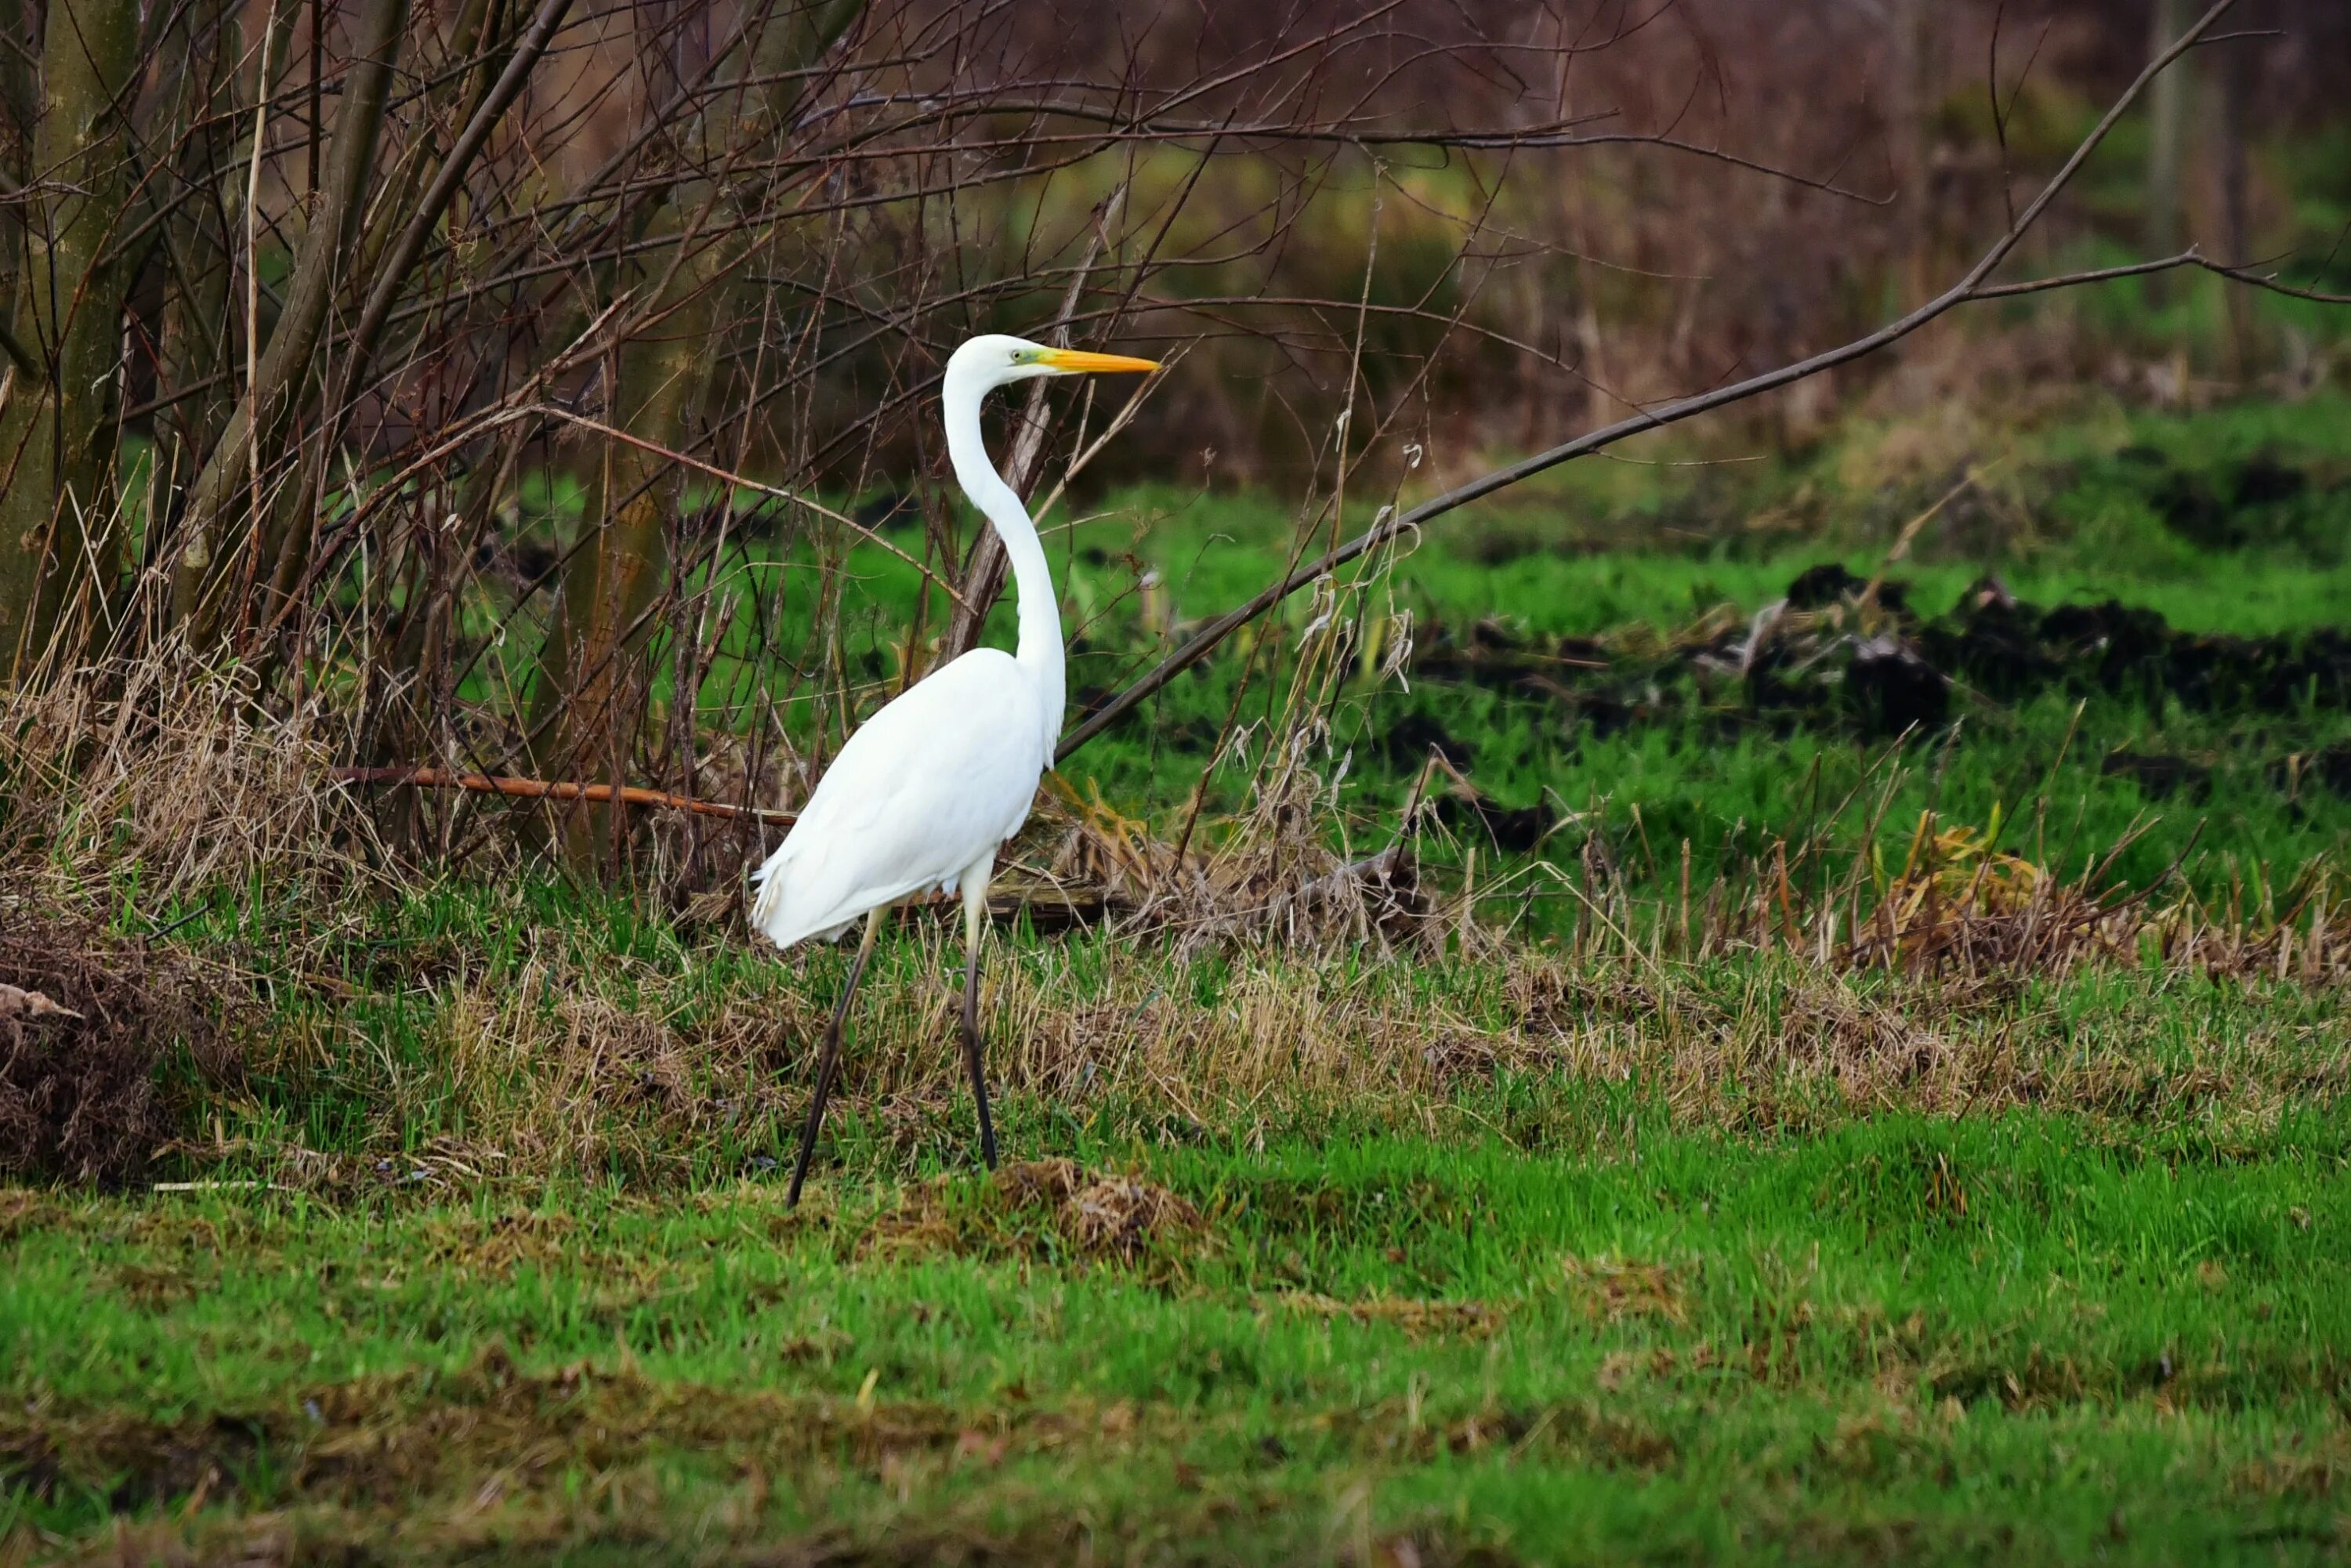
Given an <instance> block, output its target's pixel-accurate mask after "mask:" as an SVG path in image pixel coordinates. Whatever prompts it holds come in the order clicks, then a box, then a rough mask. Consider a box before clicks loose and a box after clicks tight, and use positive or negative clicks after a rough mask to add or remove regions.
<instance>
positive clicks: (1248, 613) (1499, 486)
mask: <svg viewBox="0 0 2351 1568" xmlns="http://www.w3.org/2000/svg"><path fill="white" fill-rule="evenodd" d="M2233 4H2234V0H2217V3H2216V4H2214V5H2212V6H2211V8H2210V9H2209V10H2207V11H2206V12H2205V13H2204V15H2203V16H2201V17H2199V19H2198V20H2197V22H2196V23H2195V25H2194V26H2190V27H2189V29H2188V31H2187V32H2185V33H2183V34H2182V35H2180V37H2179V39H2178V40H2177V41H2176V42H2175V43H2173V44H2172V46H2171V47H2169V48H2168V49H2165V50H2164V51H2163V52H2162V53H2161V54H2159V55H2158V56H2156V57H2155V58H2154V59H2152V60H2150V61H2148V62H2147V68H2145V69H2144V70H2142V71H2140V72H2139V73H2138V76H2137V78H2135V79H2134V80H2133V81H2132V82H2131V84H2130V86H2129V87H2128V88H2126V89H2124V91H2123V94H2122V96H2121V97H2120V98H2118V99H2116V100H2115V102H2114V105H2113V107H2112V108H2110V109H2108V110H2106V112H2105V115H2104V116H2102V117H2101V118H2100V119H2099V120H2098V123H2097V124H2096V125H2095V126H2093V127H2092V128H2091V130H2090V132H2089V134H2088V135H2086V136H2085V137H2084V138H2083V139H2082V141H2081V144H2080V145H2079V146H2077V147H2075V148H2074V152H2073V155H2072V156H2071V157H2069V158H2067V159H2066V160H2065V162H2064V166H2063V167H2062V168H2060V169H2059V170H2058V171H2057V172H2056V173H2055V174H2053V175H2052V176H2051V177H2050V180H2049V183H2047V184H2046V185H2044V186H2043V187H2042V190H2041V193H2040V194H2039V195H2037V196H2035V197H2034V198H2033V200H2032V205H2031V206H2029V207H2027V208H2025V210H2024V213H2023V214H2022V216H2020V217H2019V218H2017V219H2016V221H2015V222H2014V223H2012V224H2011V225H2009V228H2008V232H2007V233H2005V234H2003V235H2001V236H2000V238H1999V239H1998V240H1996V241H1994V242H1993V244H1992V246H1991V248H1990V249H1989V250H1987V251H1985V252H1984V254H1983V255H1982V256H1980V258H1978V260H1977V261H1976V264H1975V265H1974V266H1973V267H1970V268H1969V269H1968V271H1967V273H1966V275H1965V276H1964V277H1961V278H1960V279H1959V281H1958V282H1957V283H1954V284H1953V285H1951V287H1949V288H1947V289H1945V290H1944V291H1943V292H1942V293H1940V294H1938V295H1937V296H1935V298H1932V299H1929V300H1928V301H1927V302H1926V303H1925V304H1923V305H1921V306H1919V307H1918V308H1917V309H1915V310H1912V311H1911V312H1910V313H1909V314H1907V315H1906V316H1903V317H1901V318H1899V319H1896V320H1894V321H1889V322H1887V323H1886V325H1885V326H1883V327H1881V328H1879V329H1877V330H1876V331H1875V332H1872V333H1870V334H1869V335H1868V336H1866V337H1863V338H1856V339H1855V340H1853V341H1851V342H1849V343H1844V344H1841V345H1840V346H1838V347H1836V348H1834V349H1828V350H1823V351H1822V352H1820V353H1817V354H1814V355H1813V356H1812V357H1811V358H1809V359H1804V360H1799V361H1796V362H1794V363H1793V364H1788V365H1782V366H1781V367H1780V368H1779V369H1778V370H1775V371H1765V372H1763V373H1762V374H1761V375H1757V376H1750V377H1749V378H1748V379H1747V380H1745V381H1742V382H1731V383H1730V384H1729V385H1728V386H1722V387H1718V388H1716V389H1715V390H1714V391H1712V392H1700V393H1698V394H1696V395H1694V396H1690V397H1685V398H1677V399H1676V400H1675V401H1673V402H1668V403H1665V404H1662V405H1660V406H1659V407H1656V408H1654V409H1645V410H1643V411H1642V412H1640V413H1635V414H1633V415H1631V416H1630V417H1628V418H1625V419H1620V420H1618V421H1617V422H1616V423H1614V424H1608V425H1604V426H1602V427H1601V428H1600V429H1598V430H1594V431H1591V432H1588V433H1586V434H1583V435H1579V436H1577V437H1576V438H1575V439H1574V440H1573V441H1569V442H1566V443H1564V444H1561V445H1558V446H1554V447H1552V449H1551V450H1549V451H1548V452H1539V453H1537V454H1535V455H1533V456H1531V457H1528V458H1524V459H1521V460H1520V461H1519V462H1517V463H1513V464H1511V465H1509V466H1508V467H1504V468H1497V469H1495V470H1494V471H1492V472H1491V473H1489V474H1485V475H1481V476H1479V477H1478V478H1476V479H1473V480H1471V481H1470V482H1469V483H1468V484H1467V485H1462V486H1458V487H1457V488H1454V489H1451V490H1447V491H1446V492H1445V493H1444V494H1443V495H1441V496H1437V497H1431V498H1430V499H1428V500H1426V501H1423V502H1422V503H1421V504H1420V505H1418V506H1416V507H1412V508H1410V509H1409V510H1407V511H1403V512H1398V513H1395V514H1394V515H1392V516H1389V517H1384V518H1383V519H1381V520H1380V521H1377V522H1374V524H1373V525H1372V527H1370V528H1367V529H1365V530H1364V532H1363V533H1361V534H1358V535H1356V536H1355V537H1354V538H1352V539H1349V540H1347V541H1346V542H1345V543H1344V544H1342V545H1340V546H1338V547H1337V548H1336V549H1332V550H1330V551H1328V552H1327V553H1325V554H1324V555H1322V557H1321V558H1319V559H1315V560H1312V561H1309V562H1308V563H1306V564H1305V565H1304V566H1301V567H1299V568H1298V569H1297V570H1293V571H1291V572H1290V573H1289V574H1288V575H1287V576H1285V577H1282V578H1279V579H1277V580H1274V581H1273V582H1271V583H1269V584H1268V585H1267V586H1266V587H1265V588H1264V589H1262V590H1260V591H1259V592H1258V593H1257V595H1256V596H1255V597H1254V598H1252V599H1250V600H1249V601H1248V602H1247V603H1245V604H1242V605H1241V606H1239V607H1238V609H1235V610H1231V611H1228V612H1226V613H1225V614H1223V615H1221V616H1219V617H1217V619H1216V620H1214V621H1212V622H1209V623H1208V624H1207V626H1205V627H1203V628H1201V629H1200V630H1199V631H1198V632H1195V633H1194V634H1193V636H1192V639H1191V640H1190V641H1189V642H1187V643H1185V644H1184V645H1183V646H1182V647H1180V648H1178V649H1176V650H1175V652H1174V653H1170V654H1168V655H1167V657H1166V658H1165V659H1163V660H1161V661H1160V662H1159V664H1157V665H1155V666H1154V667H1153V668H1152V670H1151V671H1150V672H1149V673H1148V674H1144V676H1143V678H1142V679H1140V680H1138V681H1136V682H1135V683H1134V685H1130V686H1128V687H1127V688H1126V689H1125V690H1124V691H1123V692H1121V693H1119V694H1118V695H1116V696H1114V697H1113V698H1112V699H1111V700H1110V701H1109V702H1107V703H1105V704H1103V705H1102V706H1101V707H1099V708H1096V709H1095V710H1094V711H1093V712H1092V713H1091V714H1089V715H1088V716H1086V719H1085V722H1084V723H1082V724H1081V725H1079V726H1078V727H1077V728H1076V729H1074V730H1071V732H1070V734H1069V736H1068V737H1067V738H1066V739H1064V740H1063V741H1062V742H1061V748H1060V749H1059V751H1057V752H1056V753H1055V755H1054V760H1055V761H1056V762H1059V761H1061V760H1062V759H1064V758H1067V757H1068V756H1069V755H1070V754H1071V752H1073V751H1075V750H1077V748H1078V747H1081V746H1083V745H1084V744H1085V743H1086V742H1087V741H1089V740H1092V738H1093V737H1095V736H1097V735H1100V734H1101V733H1102V731H1103V730H1105V729H1108V728H1109V727H1111V726H1112V725H1113V724H1116V723H1117V722H1118V721H1119V720H1120V719H1122V718H1124V717H1125V716H1127V715H1128V714H1129V713H1131V712H1132V711H1134V708H1135V707H1137V706H1140V705H1141V704H1142V703H1144V701H1145V700H1147V699H1148V698H1149V697H1151V696H1152V695H1154V694H1155V693H1156V692H1158V691H1159V689H1160V688H1161V687H1163V686H1165V685H1167V683H1168V682H1170V681H1172V680H1174V679H1175V677H1176V676H1177V675H1180V674H1183V673H1184V672H1185V671H1186V670H1188V669H1190V668H1191V667H1192V666H1193V665H1194V664H1198V663H1199V662H1200V661H1201V660H1202V659H1204V658H1206V657H1207V655H1208V654H1209V653H1210V652H1212V651H1213V650H1214V649H1215V648H1216V647H1217V644H1218V643H1222V642H1223V641H1224V640H1225V639H1226V638H1228V637H1229V636H1231V635H1232V634H1233V633H1234V632H1237V631H1238V630H1240V628H1242V627H1243V626H1246V625H1248V624H1249V622H1252V621H1254V620H1256V619H1257V618H1258V617H1259V616H1260V615H1262V614H1264V613H1265V612H1267V611H1268V610H1270V609H1272V608H1273V607H1274V606H1275V605H1277V604H1279V603H1280V602H1281V601H1283V600H1285V599H1288V598H1289V597H1290V595H1291V594H1293V593H1296V592H1297V591H1299V590H1300V589H1302V588H1304V587H1306V586H1308V585H1309V584H1311V583H1312V582H1315V581H1317V580H1321V579H1322V578H1323V577H1326V576H1328V575H1329V574H1330V573H1332V572H1333V571H1335V570H1338V569H1339V568H1340V567H1343V566H1344V565H1346V564H1347V563H1348V562H1349V561H1352V560H1353V559H1356V558H1358V557H1359V556H1363V555H1365V554H1368V553H1369V552H1370V551H1372V550H1374V549H1378V548H1379V547H1380V546H1381V545H1383V544H1385V543H1387V542H1388V541H1389V540H1391V539H1395V538H1401V537H1402V536H1404V535H1405V534H1409V533H1412V532H1414V531H1415V530H1416V529H1418V528H1420V527H1421V526H1422V525H1423V524H1425V523H1427V522H1430V521H1432V520H1434V519H1435V518H1437V517H1442V516H1444V515H1445V514H1446V513H1447V512H1451V511H1455V510H1458V509H1459V508H1460V507H1466V506H1468V504H1469V503H1470V502H1472V501H1476V500H1479V499H1482V498H1483V497H1488V496H1490V495H1493V494H1494V493H1495V492H1497V491H1499V490H1504V489H1508V488H1509V487H1510V486H1512V485H1515V484H1517V483H1519V482H1520V480H1522V479H1529V478H1531V477H1533V476H1535V475H1537V474H1541V473H1543V472H1544V471H1545V470H1547V469H1552V468H1556V467H1558V466H1559V465H1561V464H1562V463H1566V462H1568V461H1570V460H1572V459H1573V458H1577V457H1582V456H1585V455H1589V454H1591V453H1593V452H1597V451H1599V450H1601V449H1602V448H1603V447H1606V446H1613V445H1614V444H1616V443H1617V442H1620V441H1623V440H1625V438H1626V437H1628V436H1633V435H1638V434H1643V433H1644V432H1646V431H1651V430H1658V429H1662V428H1663V427H1665V426H1666V425H1668V424H1677V423H1680V422H1681V421H1683V420H1685V419H1689V418H1692V417H1694V416H1696V415H1698V414H1701V413H1711V412H1713V411H1714V410H1716V409H1719V408H1724V407H1727V406H1729V404H1731V403H1735V402H1745V401H1746V400H1747V399H1749V398H1751V397H1756V396H1759V395H1761V394H1762V393H1764V392H1776V391H1778V390H1779V389H1780V388H1782V387H1784V386H1790V385H1792V384H1794V383H1795V382H1801V381H1804V380H1807V379H1809V378H1811V377H1813V376H1815V375H1818V374H1819V373H1820V372H1822V371H1827V370H1834V368H1836V367H1837V366H1839V365H1843V364H1846V363H1848V362H1850V361H1855V360H1858V359H1863V358H1865V357H1866V356H1868V355H1870V354H1874V353H1876V351H1877V350H1880V349H1883V348H1886V346H1887V345H1889V344H1892V343H1896V342H1899V341H1900V340H1903V339H1904V338H1907V337H1908V336H1909V335H1910V334H1911V333H1913V332H1915V331H1917V329H1919V328H1921V327H1924V326H1925V325H1927V323H1928V322H1929V321H1932V320H1934V319H1937V318H1938V317H1939V316H1941V315H1943V314H1944V313H1945V312H1947V311H1949V310H1950V309H1951V308H1953V307H1955V306H1959V305H1963V304H1967V303H1970V302H1971V301H1975V300H1982V299H1998V298H2012V297H2013V296H2015V295H2018V294H2027V293H2037V292H2041V291H2043V290H2045V289H2050V288H2057V287H2073V286H2076V285H2080V284H2086V283H2095V282H2100V281H2104V280H2105V279H2108V278H2113V277H2134V276H2137V275H2139V274H2142V273H2147V272H2157V271H2163V270H2167V269H2168V268H2171V267H2202V268H2203V269H2204V270H2206V271H2210V272H2214V273H2218V274H2219V275H2220V276H2221V277H2228V278H2231V279H2233V280H2235V281H2237V282H2240V283H2245V284H2250V285H2252V286H2254V287H2262V288H2267V289H2270V290H2272V291H2273V292H2277V293H2289V294H2294V295H2295V296H2296V297H2297V298H2312V297H2313V293H2314V291H2310V290H2297V289H2294V288H2292V287H2289V286H2286V285H2283V284H2281V283H2279V282H2278V281H2277V280H2275V279H2274V278H2270V277H2263V276H2262V275H2260V274H2257V273H2253V272H2251V271H2248V270H2247V269H2244V268H2241V267H2224V266H2221V265H2219V264H2217V263H2213V262H2210V261H2207V260H2205V259H2204V258H2203V257H2201V256H2197V255H2195V254H2194V253H2193V252H2189V253H2188V254H2186V255H2183V256H2168V257H2166V258H2164V259H2162V260H2160V261H2154V262H2145V263H2139V264H2137V265H2134V266H2131V267H2107V268H2102V269H2100V270H2098V271H2096V272H2086V273H2076V274H2073V275H2071V276H2068V277H2054V278H2042V279H2037V280H2034V281H2032V282H2029V283H2011V284H1994V283H1991V281H1990V279H1991V275H1992V273H1993V272H1995V271H1997V270H1998V269H1999V267H2000V266H2001V263H2002V262H2005V261H2006V260H2007V259H2008V258H2009V256H2011V254H2013V253H2014V251H2015V249H2016V246H2017V245H2018V243H2019V242H2020V241H2022V239H2023V238H2024V235H2025V234H2026V233H2027V232H2028V231H2029V230H2031V229H2032V226H2033V225H2035V224H2036V223H2038V222H2040V220H2041V216H2042V214H2043V213H2045V212H2047V211H2048V210H2049V206H2050V204H2052V203H2053V202H2054V201H2056V199H2057V197H2058V195H2059V194H2060V193H2062V192H2063V191H2064V189H2065V187H2066V186H2067V185H2068V184H2070V183H2072V182H2073V179H2074V175H2075V174H2076V173H2077V172H2080V170H2081V167H2082V165H2083V164H2084V163H2085V162H2088V161H2089V158H2090V154H2091V153H2092V152H2095V151H2096V150H2097V148H2098V145H2099V144H2100V143H2101V142H2103V141H2105V139H2106V135H2107V133H2108V132H2109V131H2113V130H2114V128H2115V125H2116V122H2117V121H2119V120H2121V119H2122V117H2123V115H2124V114H2125V113H2126V112H2127V111H2128V110H2129V109H2130V107H2131V105H2132V104H2134V103H2136V102H2137V100H2138V97H2139V95H2140V93H2142V92H2144V91H2145V90H2146V89H2147V84H2148V83H2149V82H2151V81H2153V80H2154V79H2155V78H2157V77H2158V76H2160V75H2162V74H2163V72H2164V71H2165V70H2166V69H2167V68H2168V67H2170V66H2171V64H2172V63H2173V62H2174V61H2176V60H2178V59H2179V57H2181V56H2182V55H2184V54H2186V53H2187V52H2188V51H2189V50H2190V49H2192V48H2194V47H2196V45H2197V43H2198V41H2199V39H2201V38H2202V37H2204V35H2205V34H2206V33H2208V32H2210V30H2211V28H2212V26H2213V24H2214V23H2216V22H2218V21H2219V20H2220V18H2221V16H2224V15H2225V14H2227V12H2228V10H2229V8H2230V6H2231V5H2233Z"/></svg>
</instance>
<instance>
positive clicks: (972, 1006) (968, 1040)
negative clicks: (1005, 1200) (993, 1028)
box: [963, 941, 996, 1170]
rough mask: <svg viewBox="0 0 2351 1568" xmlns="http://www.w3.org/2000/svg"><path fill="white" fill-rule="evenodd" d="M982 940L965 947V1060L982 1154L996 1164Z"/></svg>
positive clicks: (991, 1168)
mask: <svg viewBox="0 0 2351 1568" xmlns="http://www.w3.org/2000/svg"><path fill="white" fill-rule="evenodd" d="M979 1045H980V1041H979V944H978V943H977V942H976V941H975V942H973V943H972V944H971V945H970V946H968V947H967V948H966V949H965V950H964V965H963V1060H964V1065H965V1066H967V1067H968V1068H970V1069H971V1097H972V1098H973V1099H974V1100H975V1101H977V1102H978V1103H979V1156H980V1158H982V1159H984V1160H986V1161H987V1168H988V1169H989V1170H994V1169H995V1168H996V1124H994V1123H992V1122H990V1121H989V1120H988V1119H987V1073H986V1072H985V1071H982V1070H981V1067H980V1061H979Z"/></svg>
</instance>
